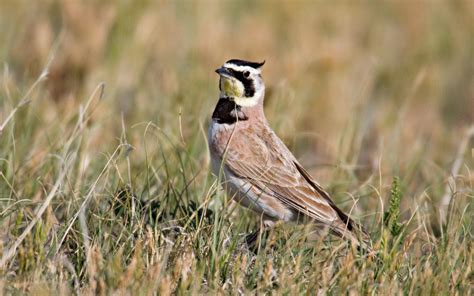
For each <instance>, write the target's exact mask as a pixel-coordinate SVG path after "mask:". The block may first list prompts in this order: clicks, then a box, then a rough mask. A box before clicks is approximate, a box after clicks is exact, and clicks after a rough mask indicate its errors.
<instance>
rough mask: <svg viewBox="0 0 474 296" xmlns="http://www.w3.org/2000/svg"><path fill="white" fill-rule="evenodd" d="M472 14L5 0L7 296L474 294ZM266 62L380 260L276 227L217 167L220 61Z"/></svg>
mask: <svg viewBox="0 0 474 296" xmlns="http://www.w3.org/2000/svg"><path fill="white" fill-rule="evenodd" d="M472 11H474V10H472V3H471V2H470V1H469V0H465V1H452V2H448V1H446V2H444V1H432V2H427V1H414V2H413V1H388V2H373V1H366V2H361V3H359V4H352V3H351V2H346V1H338V2H335V3H332V4H329V3H323V2H319V1H315V2H309V1H299V2H289V1H288V2H285V1H280V2H277V3H270V2H265V1H263V2H258V3H254V2H250V1H248V2H247V1H243V2H236V1H228V2H217V1H204V2H184V1H177V2H153V1H133V2H132V1H121V2H106V1H100V2H99V1H85V2H79V1H37V2H34V3H32V2H30V1H3V2H2V3H1V4H0V28H1V29H0V59H1V61H2V65H3V71H2V72H1V73H2V74H1V75H0V82H1V83H0V85H1V86H0V260H1V261H0V291H2V292H3V293H4V294H24V293H27V294H51V293H54V294H69V293H77V294H115V293H121V294H163V295H166V294H170V293H177V294H206V293H213V294H214V293H220V294H264V293H265V294H267V293H268V294H313V293H316V292H318V293H321V294H336V295H337V294H341V293H346V294H359V293H360V294H390V295H391V294H393V293H397V294H457V295H469V294H472V287H473V286H472V282H473V270H472V260H473V255H474V254H473V245H472V230H473V229H472V225H473V220H472V217H473V216H474V215H473V209H472V199H473V196H474V186H473V183H474V177H473V175H472V173H471V171H472V168H473V164H474V162H473V157H474V155H473V154H472V153H473V152H472V151H473V150H472V149H473V147H474V144H473V143H474V139H473V134H474V132H473V130H474V128H473V123H474V117H473V114H474V111H473V110H474V109H473V108H474V105H473V104H474V103H473V102H474V100H473V98H474V83H473V82H474V79H473V77H474V69H473V66H472V65H473V64H472V57H473V55H474V41H473V38H472V36H473V35H474V30H473V26H472V24H473V21H472V20H473V13H472ZM230 58H246V59H250V60H263V59H265V60H266V61H267V62H266V64H265V66H264V68H263V71H264V72H263V75H264V79H265V81H266V84H267V95H266V101H265V110H266V114H267V117H268V119H269V121H270V123H271V125H272V127H273V128H274V129H275V131H276V132H277V134H278V135H279V136H281V138H282V139H283V140H284V142H285V143H287V145H288V146H289V147H290V149H291V150H292V151H293V152H294V153H295V155H296V156H297V158H298V159H299V160H300V161H301V162H302V163H303V165H304V166H305V167H306V168H307V169H308V170H309V171H310V172H311V174H312V175H313V176H314V177H315V178H316V179H317V180H319V181H320V183H322V184H323V185H324V187H325V188H327V189H328V190H329V191H330V192H331V194H332V196H333V198H334V200H335V201H336V203H337V204H338V205H340V206H341V207H342V208H343V209H344V210H345V211H347V212H350V213H351V216H353V217H354V218H355V219H356V220H357V221H360V222H361V223H362V224H363V225H365V226H366V228H367V229H368V230H369V232H370V235H371V237H372V240H373V242H374V249H375V250H376V251H377V252H378V255H377V256H376V257H373V258H367V257H366V256H364V255H363V254H360V253H358V252H357V250H355V249H352V248H351V247H350V246H348V245H347V244H346V243H345V242H343V241H340V240H338V239H334V238H331V237H324V238H321V239H320V240H317V241H310V240H308V239H307V235H306V234H307V231H308V229H307V227H305V226H303V225H278V226H277V227H276V228H275V229H274V230H273V231H272V232H271V233H269V235H268V237H266V239H265V240H264V243H263V244H262V245H260V249H259V252H258V254H254V253H253V252H250V251H249V250H247V249H246V248H245V246H244V244H243V242H244V240H245V236H246V235H247V234H249V233H250V232H252V231H253V230H255V229H256V228H257V227H258V224H259V223H260V222H259V220H258V219H257V218H256V217H254V216H253V215H252V214H251V213H249V212H248V211H246V210H245V209H242V208H241V207H239V206H238V205H235V204H234V203H233V202H232V201H231V200H229V198H228V197H227V196H226V195H225V194H224V192H223V191H222V189H221V188H220V187H219V184H218V182H217V180H215V178H214V177H213V176H212V175H211V174H210V172H209V156H208V151H207V144H206V130H207V123H208V118H209V116H210V114H211V112H212V109H213V107H214V104H215V103H216V100H217V77H216V75H215V74H214V73H213V70H214V69H215V68H217V67H218V66H219V65H220V64H222V63H223V62H224V61H225V60H227V59H230Z"/></svg>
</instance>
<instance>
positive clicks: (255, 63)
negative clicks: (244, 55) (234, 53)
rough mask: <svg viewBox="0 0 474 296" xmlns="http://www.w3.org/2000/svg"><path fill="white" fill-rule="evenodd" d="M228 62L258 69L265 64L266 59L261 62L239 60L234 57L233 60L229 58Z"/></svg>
mask: <svg viewBox="0 0 474 296" xmlns="http://www.w3.org/2000/svg"><path fill="white" fill-rule="evenodd" d="M226 64H234V65H237V66H249V67H252V68H254V69H258V68H260V67H262V66H263V65H264V64H265V60H264V61H263V62H261V63H258V62H249V61H244V60H239V59H232V60H228V61H227V62H226Z"/></svg>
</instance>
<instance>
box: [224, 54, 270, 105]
mask: <svg viewBox="0 0 474 296" xmlns="http://www.w3.org/2000/svg"><path fill="white" fill-rule="evenodd" d="M263 64H265V61H263V62H261V63H256V62H248V61H243V60H237V59H232V60H228V61H227V62H225V64H224V65H223V66H222V67H220V68H219V69H217V70H216V73H217V74H219V76H220V79H219V89H220V91H221V93H220V97H221V98H223V97H227V98H229V99H231V100H234V101H235V103H236V104H237V105H240V106H245V107H250V106H254V105H257V104H258V103H259V102H260V101H261V100H263V95H264V92H265V85H264V83H263V79H262V75H261V71H260V68H261V67H262V66H263Z"/></svg>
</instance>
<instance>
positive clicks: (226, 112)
mask: <svg viewBox="0 0 474 296" xmlns="http://www.w3.org/2000/svg"><path fill="white" fill-rule="evenodd" d="M259 118H260V119H264V118H265V116H264V114H263V106H262V104H261V103H258V104H256V105H254V106H242V105H239V104H237V103H236V102H235V99H234V98H232V97H227V96H221V97H220V98H219V101H218V102H217V105H216V108H215V109H214V112H213V113H212V119H213V120H215V121H217V122H218V123H223V124H234V123H236V122H239V121H242V122H243V121H248V120H255V119H259Z"/></svg>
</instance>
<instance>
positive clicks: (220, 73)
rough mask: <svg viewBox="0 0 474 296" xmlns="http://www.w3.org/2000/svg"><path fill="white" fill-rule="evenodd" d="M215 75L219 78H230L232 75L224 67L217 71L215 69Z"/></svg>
mask: <svg viewBox="0 0 474 296" xmlns="http://www.w3.org/2000/svg"><path fill="white" fill-rule="evenodd" d="M216 73H217V74H219V75H220V76H232V73H230V72H229V70H227V68H226V67H220V68H219V69H216Z"/></svg>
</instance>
